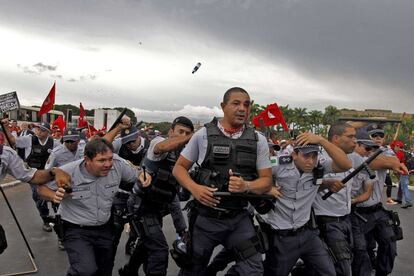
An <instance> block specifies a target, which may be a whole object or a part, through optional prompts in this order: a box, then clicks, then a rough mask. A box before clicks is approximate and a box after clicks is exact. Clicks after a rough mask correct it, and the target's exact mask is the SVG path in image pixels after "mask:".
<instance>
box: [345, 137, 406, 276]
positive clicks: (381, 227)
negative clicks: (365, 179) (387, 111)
mask: <svg viewBox="0 0 414 276" xmlns="http://www.w3.org/2000/svg"><path fill="white" fill-rule="evenodd" d="M361 133H362V134H361V135H362V136H361V138H363V139H359V140H358V141H360V142H361V143H362V144H363V145H364V147H374V146H376V145H377V144H375V143H372V144H368V145H367V142H366V141H367V140H369V138H370V137H369V135H368V134H367V133H366V132H365V134H364V133H363V132H361ZM374 161H376V162H375V164H376V163H380V165H378V166H374V162H373V163H371V164H373V165H372V166H370V167H373V168H374V169H376V170H377V172H376V174H377V177H376V178H375V179H374V183H373V191H372V195H371V196H370V197H368V199H367V200H366V201H364V202H361V203H357V204H356V208H355V211H356V212H357V213H358V214H361V216H362V217H364V218H365V219H366V220H367V221H366V222H364V221H362V220H360V219H353V220H352V223H353V224H355V225H353V228H354V229H355V228H356V230H357V231H354V233H353V234H354V244H355V250H354V261H353V263H352V270H353V275H371V270H372V268H373V267H374V268H375V273H376V275H388V274H390V273H391V272H392V269H393V266H394V259H395V256H396V253H397V252H396V250H397V248H396V239H397V236H396V235H395V232H394V228H393V224H392V223H390V222H391V221H392V219H393V218H392V216H391V215H390V212H388V211H387V210H385V209H384V207H383V206H382V203H381V201H382V189H383V187H384V182H385V177H386V173H387V171H386V170H387V169H392V170H394V171H395V172H398V173H407V168H406V167H405V166H404V165H403V164H401V163H400V162H399V160H398V158H396V157H395V156H391V155H389V154H388V153H387V152H385V153H383V154H381V155H380V156H379V157H377V158H376V160H374ZM367 237H373V238H374V239H375V241H376V242H377V243H378V251H377V258H376V263H375V264H371V262H370V258H369V255H368V252H367V246H368V244H367V240H366V238H367Z"/></svg>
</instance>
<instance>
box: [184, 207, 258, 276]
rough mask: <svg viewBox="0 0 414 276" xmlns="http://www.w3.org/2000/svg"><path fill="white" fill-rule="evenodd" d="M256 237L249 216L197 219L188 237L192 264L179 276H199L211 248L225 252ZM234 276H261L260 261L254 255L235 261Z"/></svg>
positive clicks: (204, 268) (204, 267)
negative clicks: (221, 249)
mask: <svg viewBox="0 0 414 276" xmlns="http://www.w3.org/2000/svg"><path fill="white" fill-rule="evenodd" d="M255 235H256V233H255V230H254V227H253V224H252V221H251V219H250V216H249V213H248V212H247V211H243V212H241V213H240V214H237V215H235V216H234V217H232V218H223V219H216V218H209V217H205V216H202V215H198V216H197V219H196V221H195V224H194V229H193V233H192V245H193V261H194V264H193V265H192V266H191V268H186V269H182V270H181V271H180V274H179V275H189V276H194V275H197V276H203V275H205V273H206V268H207V265H208V262H209V260H210V257H211V255H212V253H213V250H214V248H215V247H216V246H217V245H219V244H222V245H223V246H224V247H225V248H227V249H232V248H234V247H236V246H237V245H239V244H241V243H243V242H246V241H247V240H249V239H250V238H252V237H254V236H255ZM232 272H234V273H238V275H249V276H261V275H263V265H262V257H261V254H260V253H256V254H254V255H252V256H250V257H248V258H247V259H244V260H239V261H237V262H236V264H235V265H234V266H233V267H232Z"/></svg>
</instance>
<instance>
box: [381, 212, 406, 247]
mask: <svg viewBox="0 0 414 276" xmlns="http://www.w3.org/2000/svg"><path fill="white" fill-rule="evenodd" d="M384 210H385V209H384ZM385 212H387V214H388V216H389V218H390V220H389V221H388V224H389V225H391V226H392V229H393V230H394V237H393V240H394V241H400V240H402V239H403V238H404V236H403V230H402V228H401V226H400V224H401V222H400V217H399V216H398V213H397V212H395V211H392V210H385Z"/></svg>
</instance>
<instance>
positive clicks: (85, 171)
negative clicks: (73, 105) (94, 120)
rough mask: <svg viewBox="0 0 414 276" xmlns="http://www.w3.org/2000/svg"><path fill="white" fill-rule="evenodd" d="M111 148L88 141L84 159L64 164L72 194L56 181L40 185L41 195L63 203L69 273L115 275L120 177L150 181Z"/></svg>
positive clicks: (105, 143) (100, 139) (130, 180)
mask: <svg viewBox="0 0 414 276" xmlns="http://www.w3.org/2000/svg"><path fill="white" fill-rule="evenodd" d="M112 150H113V147H112V144H111V143H109V142H108V141H106V140H105V139H102V138H94V139H93V140H91V141H90V142H88V143H87V144H86V146H85V154H84V159H83V160H78V161H74V162H71V163H69V164H66V165H64V166H63V167H61V169H62V170H64V171H66V172H67V173H69V174H70V175H71V177H72V182H73V184H72V191H73V192H72V193H71V194H66V193H65V190H64V189H62V188H57V187H56V185H55V183H54V182H50V183H49V184H47V186H46V185H43V186H42V187H39V193H40V194H41V195H42V196H45V197H47V198H49V199H51V200H53V201H54V202H56V203H60V206H59V214H60V215H61V217H62V221H63V228H64V245H65V248H66V252H67V254H68V257H69V263H70V267H69V270H68V272H67V275H82V276H83V275H111V274H112V267H113V224H112V223H111V221H110V216H111V207H112V201H113V196H114V194H115V192H116V191H117V190H118V186H119V183H120V182H121V180H124V181H127V182H136V181H141V182H142V185H143V186H147V185H148V184H149V182H150V181H151V176H147V177H146V180H144V177H143V175H142V174H140V175H139V172H138V171H137V170H136V169H135V168H133V167H131V166H130V165H129V164H128V163H127V162H125V160H124V159H122V158H120V157H119V156H118V155H116V154H113V152H112ZM138 175H139V180H138ZM54 190H56V191H54Z"/></svg>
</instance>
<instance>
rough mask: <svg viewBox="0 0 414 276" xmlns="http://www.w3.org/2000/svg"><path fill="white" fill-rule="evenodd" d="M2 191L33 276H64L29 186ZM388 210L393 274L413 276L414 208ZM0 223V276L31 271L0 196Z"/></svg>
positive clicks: (120, 260) (121, 259)
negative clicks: (3, 242) (394, 228)
mask: <svg viewBox="0 0 414 276" xmlns="http://www.w3.org/2000/svg"><path fill="white" fill-rule="evenodd" d="M5 191H6V194H7V197H8V199H9V201H10V202H11V204H12V206H13V209H14V211H15V213H16V215H17V217H18V219H19V222H20V224H21V226H22V228H23V230H24V233H25V234H26V237H27V239H28V241H29V243H30V246H31V247H32V250H33V252H34V255H35V262H36V264H37V267H38V273H37V274H36V275H42V276H43V275H44V276H55V275H65V272H66V269H67V267H68V262H67V257H66V254H65V252H64V251H60V250H59V249H58V247H57V238H56V235H55V234H54V233H46V232H44V231H43V230H42V229H41V226H42V222H41V219H40V217H39V216H38V213H37V210H36V208H35V206H34V203H33V201H32V199H31V195H30V187H29V185H28V184H19V185H17V186H14V187H11V188H7V189H6V190H5ZM394 193H395V191H394ZM391 208H392V209H396V210H398V212H399V214H400V218H401V221H402V223H403V228H404V236H405V239H404V240H403V241H400V242H399V243H398V256H397V259H396V262H395V268H394V271H393V273H392V275H398V276H400V275H414V264H413V258H412V253H413V252H414V216H413V214H414V208H409V209H405V210H404V209H401V208H399V207H398V205H395V206H392V207H391ZM0 223H1V224H2V225H3V227H4V228H5V230H6V233H7V239H8V243H9V247H8V248H7V250H6V251H5V252H4V253H3V254H2V255H1V256H0V275H3V274H7V273H16V272H22V271H29V270H31V269H32V266H31V263H30V259H29V257H28V251H27V249H26V247H25V245H24V242H23V239H22V237H21V236H20V234H19V233H18V229H17V226H16V225H15V223H14V221H13V219H12V216H11V214H10V212H9V210H8V208H7V206H6V204H5V201H4V199H3V198H2V196H0ZM164 230H165V233H166V236H167V239H168V242H169V244H171V243H172V241H173V240H174V239H175V231H174V229H173V227H172V222H171V219H170V217H167V218H165V219H164ZM125 237H126V235H125V234H124V235H123V237H122V240H121V243H120V245H121V246H120V247H119V251H118V254H117V258H116V261H115V267H114V273H113V274H114V275H118V274H117V272H116V270H117V269H118V268H119V267H120V266H122V265H123V264H124V263H125V262H126V261H127V258H126V256H125V255H124V253H123V249H124V248H123V245H124V244H125ZM177 272H178V269H177V266H176V265H175V263H173V261H172V260H171V258H170V264H169V269H168V275H177ZM141 275H143V274H141Z"/></svg>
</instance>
